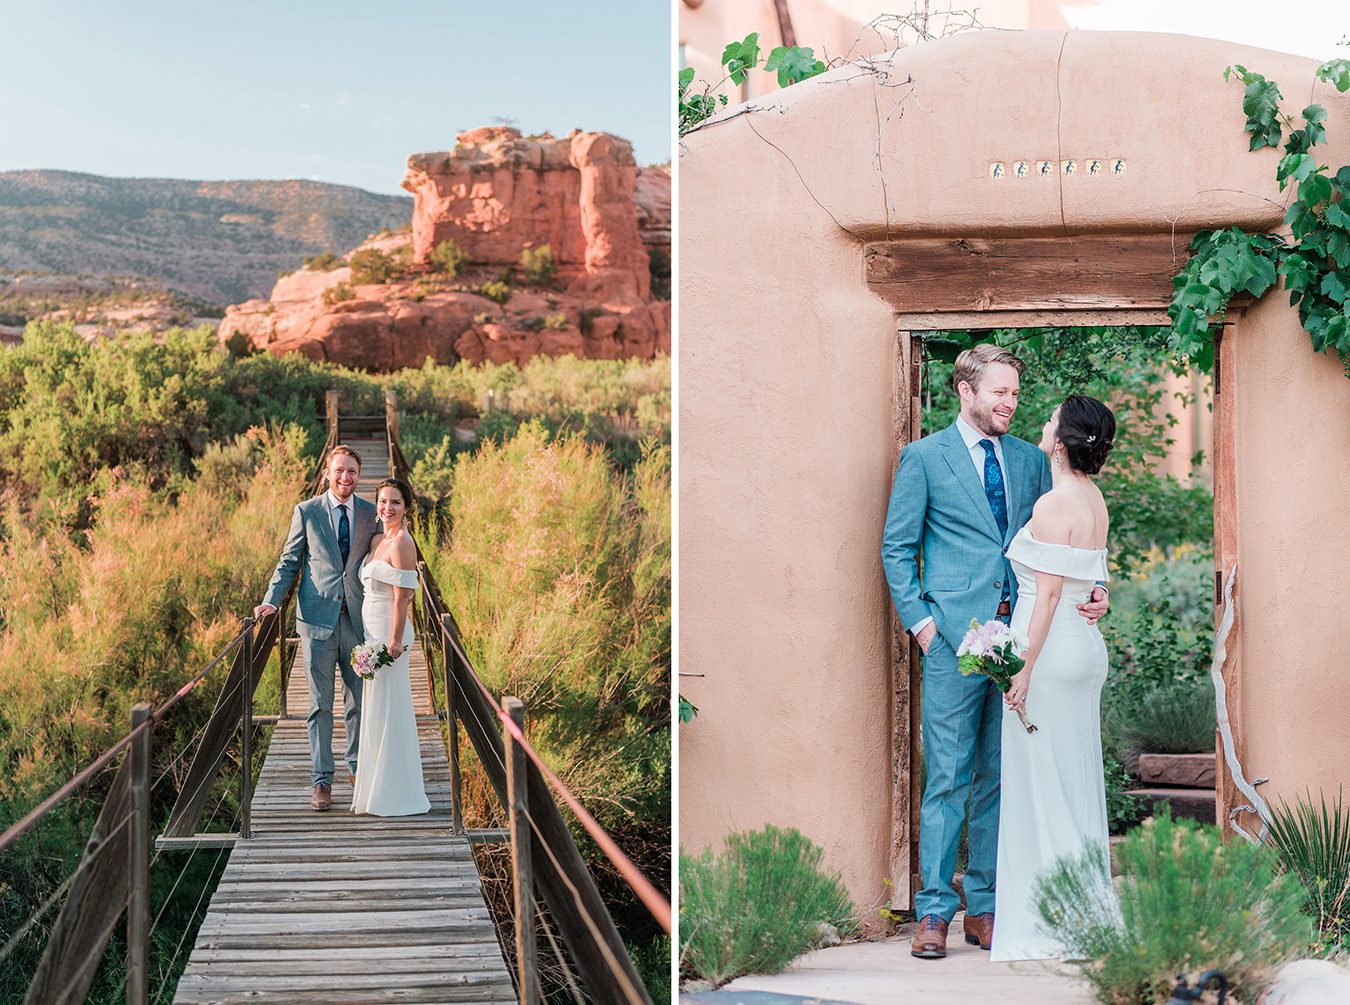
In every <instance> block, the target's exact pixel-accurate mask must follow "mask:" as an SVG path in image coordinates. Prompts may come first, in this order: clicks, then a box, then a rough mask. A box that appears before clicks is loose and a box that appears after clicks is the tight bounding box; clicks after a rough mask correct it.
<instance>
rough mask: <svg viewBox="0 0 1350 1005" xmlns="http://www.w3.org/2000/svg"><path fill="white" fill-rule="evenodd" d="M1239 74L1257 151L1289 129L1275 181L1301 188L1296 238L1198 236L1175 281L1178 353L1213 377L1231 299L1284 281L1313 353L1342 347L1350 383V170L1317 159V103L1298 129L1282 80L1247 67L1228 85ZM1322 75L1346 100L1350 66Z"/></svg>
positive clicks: (1326, 67)
mask: <svg viewBox="0 0 1350 1005" xmlns="http://www.w3.org/2000/svg"><path fill="white" fill-rule="evenodd" d="M1233 76H1236V77H1237V78H1238V79H1239V80H1241V81H1242V82H1243V84H1244V85H1245V88H1244V90H1243V93H1242V110H1243V112H1245V113H1246V115H1247V121H1246V124H1245V128H1246V131H1247V132H1248V133H1249V134H1250V135H1251V146H1250V148H1249V149H1251V150H1260V149H1261V148H1262V147H1278V146H1279V144H1280V141H1281V140H1282V139H1283V138H1284V135H1285V130H1286V129H1287V130H1288V139H1287V140H1286V141H1285V143H1284V156H1283V157H1281V158H1280V162H1279V166H1278V167H1277V168H1276V173H1275V177H1276V179H1277V180H1278V181H1279V183H1280V191H1281V192H1283V191H1285V189H1286V188H1288V187H1289V186H1291V185H1292V186H1293V191H1294V197H1293V201H1292V202H1291V203H1290V205H1289V209H1288V211H1287V212H1286V213H1285V217H1284V220H1285V223H1286V224H1288V226H1289V232H1290V236H1289V237H1288V238H1286V237H1283V236H1281V235H1278V234H1248V233H1246V232H1244V231H1243V230H1241V229H1240V228H1237V227H1231V228H1228V229H1227V230H1202V231H1200V232H1199V233H1198V234H1196V235H1195V239H1194V240H1193V241H1192V242H1191V251H1192V253H1193V254H1192V256H1191V259H1190V261H1189V262H1187V264H1186V267H1185V268H1184V269H1183V270H1182V272H1181V274H1180V275H1178V276H1177V277H1176V278H1175V279H1174V280H1173V281H1172V285H1173V289H1174V292H1173V295H1172V305H1171V307H1170V308H1169V309H1168V314H1169V316H1170V317H1171V319H1172V349H1173V351H1174V352H1175V353H1176V354H1177V355H1178V356H1184V357H1187V358H1189V359H1190V360H1191V361H1192V362H1194V363H1195V364H1196V365H1198V366H1200V367H1201V368H1202V369H1205V370H1208V369H1209V368H1210V367H1211V366H1213V363H1214V332H1213V329H1214V326H1215V325H1217V324H1219V323H1220V322H1221V321H1222V320H1223V317H1224V314H1225V312H1226V311H1227V309H1228V305H1229V302H1230V301H1231V300H1232V298H1233V296H1234V295H1236V294H1238V293H1244V292H1245V293H1248V294H1250V295H1251V296H1253V297H1259V296H1261V295H1262V294H1264V293H1265V292H1266V291H1267V290H1269V289H1270V288H1271V287H1272V286H1274V285H1275V283H1276V282H1277V281H1278V280H1280V279H1283V280H1284V286H1285V289H1286V290H1288V291H1289V303H1290V304H1291V305H1293V306H1297V307H1298V314H1299V321H1300V322H1301V323H1302V325H1303V329H1304V331H1306V332H1307V333H1308V335H1309V336H1310V337H1311V339H1312V345H1313V349H1315V350H1316V351H1317V352H1324V351H1325V350H1327V349H1335V350H1336V351H1337V352H1338V353H1340V355H1341V359H1342V360H1343V361H1344V363H1345V367H1346V374H1347V376H1350V303H1347V299H1350V202H1346V201H1345V199H1346V196H1347V195H1350V165H1347V166H1345V167H1342V168H1340V170H1338V171H1337V172H1336V173H1335V174H1334V175H1333V174H1331V173H1330V170H1331V169H1330V168H1329V167H1328V166H1327V165H1325V164H1319V163H1318V162H1317V158H1316V157H1315V156H1314V154H1313V153H1312V150H1313V148H1314V147H1315V146H1316V145H1317V144H1318V143H1321V142H1323V141H1324V140H1325V139H1326V118H1327V113H1326V109H1325V108H1323V107H1322V106H1321V105H1317V104H1312V105H1309V106H1308V107H1307V108H1305V109H1303V112H1302V115H1301V117H1302V121H1303V125H1302V126H1296V123H1295V121H1294V119H1293V118H1292V116H1290V115H1288V114H1286V113H1285V112H1284V111H1282V110H1281V108H1280V101H1281V99H1282V97H1283V96H1282V95H1281V94H1280V89H1279V86H1278V85H1277V84H1276V83H1275V81H1273V80H1267V79H1266V78H1265V77H1264V76H1262V75H1261V74H1259V73H1257V72H1255V71H1253V70H1249V69H1247V68H1246V67H1245V66H1230V67H1228V68H1227V69H1226V70H1224V79H1225V80H1227V79H1230V78H1231V77H1233ZM1317 77H1318V79H1319V80H1322V81H1325V82H1327V83H1330V84H1332V85H1334V86H1335V88H1336V89H1337V90H1338V91H1340V92H1345V91H1346V90H1350V60H1345V59H1334V60H1331V61H1329V62H1326V63H1323V64H1322V65H1321V66H1319V67H1318V68H1317Z"/></svg>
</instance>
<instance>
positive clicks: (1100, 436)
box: [1055, 394, 1116, 475]
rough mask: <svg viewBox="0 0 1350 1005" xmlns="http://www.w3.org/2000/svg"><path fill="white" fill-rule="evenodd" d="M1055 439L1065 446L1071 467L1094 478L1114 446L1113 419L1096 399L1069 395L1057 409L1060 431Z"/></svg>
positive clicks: (1108, 410) (1107, 409)
mask: <svg viewBox="0 0 1350 1005" xmlns="http://www.w3.org/2000/svg"><path fill="white" fill-rule="evenodd" d="M1055 436H1056V438H1057V439H1058V440H1059V442H1060V443H1062V444H1064V451H1065V453H1066V454H1067V455H1068V459H1069V466H1070V467H1071V468H1073V469H1074V470H1075V471H1080V472H1082V473H1083V474H1085V475H1095V474H1096V473H1097V472H1098V471H1100V470H1101V469H1102V465H1103V464H1105V463H1106V455H1107V454H1109V453H1111V448H1112V447H1113V446H1115V443H1116V417H1115V416H1114V415H1112V414H1111V409H1109V408H1107V407H1106V406H1105V405H1103V404H1102V403H1101V402H1100V401H1098V400H1097V399H1096V398H1089V397H1088V396H1087V395H1086V394H1071V395H1069V396H1068V397H1067V398H1065V399H1064V403H1063V404H1062V405H1060V406H1059V429H1058V430H1056V432H1055Z"/></svg>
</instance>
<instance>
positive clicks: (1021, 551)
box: [363, 527, 1110, 961]
mask: <svg viewBox="0 0 1350 1005" xmlns="http://www.w3.org/2000/svg"><path fill="white" fill-rule="evenodd" d="M1007 555H1008V559H1009V561H1010V563H1011V564H1012V568H1013V573H1014V574H1015V575H1016V576H1017V606H1016V608H1014V610H1013V614H1012V622H1011V624H1012V627H1013V628H1014V629H1016V630H1017V631H1018V632H1020V633H1022V634H1023V635H1027V634H1028V633H1029V628H1030V624H1031V612H1032V609H1033V608H1034V607H1035V606H1036V572H1037V571H1038V570H1039V571H1041V572H1047V573H1051V574H1053V575H1056V576H1063V577H1064V586H1063V591H1062V592H1061V594H1060V599H1059V604H1058V606H1057V607H1056V608H1055V613H1054V619H1053V620H1052V621H1051V623H1050V632H1049V634H1048V635H1047V636H1046V639H1045V645H1044V646H1043V647H1042V648H1041V652H1040V655H1039V656H1038V657H1037V659H1036V664H1035V666H1034V667H1033V669H1032V672H1031V687H1030V689H1029V691H1028V693H1027V702H1026V714H1027V718H1028V719H1030V720H1031V722H1032V723H1034V724H1035V726H1036V728H1037V731H1036V732H1035V733H1028V732H1027V731H1026V729H1025V728H1024V727H1023V725H1022V723H1021V722H1020V721H1019V720H1018V718H1017V714H1016V713H1015V712H1013V711H1012V710H1011V709H1009V708H1007V707H1006V706H1005V707H1004V712H1003V766H1002V786H1001V788H1002V794H1001V796H1000V799H999V817H998V872H997V874H996V876H997V879H996V886H995V893H994V939H993V947H992V950H991V953H990V958H991V959H993V960H1000V961H1006V960H1030V959H1052V958H1056V957H1060V956H1062V955H1063V947H1062V946H1061V945H1060V944H1059V943H1058V942H1057V940H1056V939H1055V938H1054V937H1053V936H1052V935H1051V934H1050V933H1049V932H1046V931H1045V930H1044V929H1043V927H1042V924H1041V921H1040V914H1039V912H1038V911H1037V909H1036V903H1035V892H1036V885H1037V883H1038V882H1039V880H1040V879H1041V877H1042V876H1043V875H1044V874H1045V873H1046V872H1047V871H1048V870H1049V869H1050V868H1051V867H1052V866H1053V865H1054V864H1055V862H1056V860H1058V859H1059V858H1061V857H1063V856H1066V855H1075V856H1076V855H1079V854H1081V853H1082V852H1083V851H1084V850H1085V849H1086V848H1087V847H1088V846H1089V845H1093V844H1096V845H1100V846H1105V845H1106V844H1107V841H1108V836H1107V830H1106V785H1105V781H1104V778H1103V773H1102V730H1101V694H1102V684H1103V682H1105V680H1106V670H1107V660H1106V643H1105V642H1104V641H1103V640H1102V634H1101V631H1100V630H1099V629H1098V628H1097V626H1096V625H1089V624H1088V623H1087V621H1086V620H1085V619H1084V618H1083V616H1082V615H1081V614H1079V613H1078V605H1079V604H1081V603H1083V602H1085V601H1086V600H1087V599H1088V598H1089V596H1090V595H1091V593H1092V588H1093V586H1094V585H1096V583H1098V582H1105V580H1106V578H1107V574H1106V549H1104V548H1102V549H1094V548H1075V547H1072V546H1070V545H1065V544H1047V543H1044V542H1041V541H1037V540H1036V538H1035V537H1034V536H1033V535H1032V533H1031V529H1030V527H1023V528H1022V529H1021V530H1020V531H1018V532H1017V535H1016V536H1015V537H1014V538H1013V540H1012V543H1011V544H1010V545H1009V546H1008V550H1007ZM363 740H364V734H363ZM1103 889H1104V891H1109V890H1110V886H1109V880H1108V881H1106V882H1105V885H1104V887H1103ZM1106 895H1109V892H1107V894H1106Z"/></svg>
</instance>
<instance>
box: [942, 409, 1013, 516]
mask: <svg viewBox="0 0 1350 1005" xmlns="http://www.w3.org/2000/svg"><path fill="white" fill-rule="evenodd" d="M944 435H945V436H946V437H947V440H946V442H945V443H944V444H943V449H942V454H943V457H945V458H946V461H947V466H948V467H950V468H951V469H952V474H954V475H955V476H956V480H957V481H958V482H960V483H961V487H962V488H963V489H965V490H966V494H967V495H968V496H970V502H971V505H973V506H974V507H975V509H976V511H977V512H979V513H981V514H983V516H984V526H985V530H987V531H988V532H989V536H990V537H992V538H993V539H994V540H995V541H997V540H998V539H999V533H998V524H997V523H996V522H995V521H994V511H993V510H991V509H990V508H989V497H988V496H987V495H985V494H984V486H983V485H981V484H980V476H979V475H977V474H976V473H975V465H974V464H973V463H972V462H971V459H970V451H969V450H967V449H966V441H965V440H963V439H961V430H959V429H957V428H956V424H955V423H953V424H952V425H950V426H948V427H947V430H946V432H945V434H944Z"/></svg>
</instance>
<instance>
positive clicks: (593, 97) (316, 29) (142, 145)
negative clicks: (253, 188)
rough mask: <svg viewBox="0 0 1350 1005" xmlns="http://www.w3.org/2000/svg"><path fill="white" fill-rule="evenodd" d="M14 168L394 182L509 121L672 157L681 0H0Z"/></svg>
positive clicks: (645, 155) (5, 135)
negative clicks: (578, 132)
mask: <svg viewBox="0 0 1350 1005" xmlns="http://www.w3.org/2000/svg"><path fill="white" fill-rule="evenodd" d="M0 42H2V44H3V50H4V63H3V69H0V170H14V169H21V168H62V169H66V170H71V171H85V172H89V173H92V174H104V175H115V176H128V177H165V178H205V179H223V178H314V179H317V180H319V181H329V182H339V183H342V184H347V185H357V186H360V187H362V188H367V189H370V190H372V191H377V192H399V191H400V189H399V187H398V184H399V181H400V180H401V179H402V177H403V172H404V165H405V162H406V159H407V156H408V154H410V153H415V152H420V151H429V150H448V149H450V148H451V147H453V146H454V142H455V134H456V133H458V132H461V131H463V130H465V129H470V128H473V127H475V126H480V125H489V124H492V123H493V121H494V120H495V119H498V118H510V119H514V120H516V123H515V124H517V125H518V126H519V128H520V129H521V130H522V131H523V132H526V133H530V132H543V131H544V130H549V131H551V132H553V133H554V134H556V135H563V134H565V133H566V132H567V131H568V130H569V129H572V128H581V129H603V130H606V131H608V132H612V133H617V134H618V135H620V136H624V137H626V138H627V139H629V140H631V141H632V142H633V146H634V151H635V153H636V156H637V159H638V163H639V164H649V163H658V162H661V161H665V160H668V159H669V158H670V148H671V132H672V127H671V120H670V109H671V105H672V101H671V90H672V86H673V85H672V83H671V81H672V79H673V78H672V73H673V71H672V69H671V66H672V46H671V42H670V2H669V0H576V2H565V0H554V2H551V3H547V2H541V0H517V2H511V0H480V2H476V3H474V2H466V0H441V2H439V3H437V2H428V0H413V2H404V3H389V2H385V3H379V2H371V0H366V2H364V3H350V2H345V0H334V2H328V3H301V2H298V0H272V2H269V3H263V2H257V0H230V2H216V3H211V4H206V3H202V2H200V0H198V2H192V0H178V2H174V3H169V2H162V0H144V2H142V0H125V2H123V3H108V2H106V0H104V2H93V0H0Z"/></svg>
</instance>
